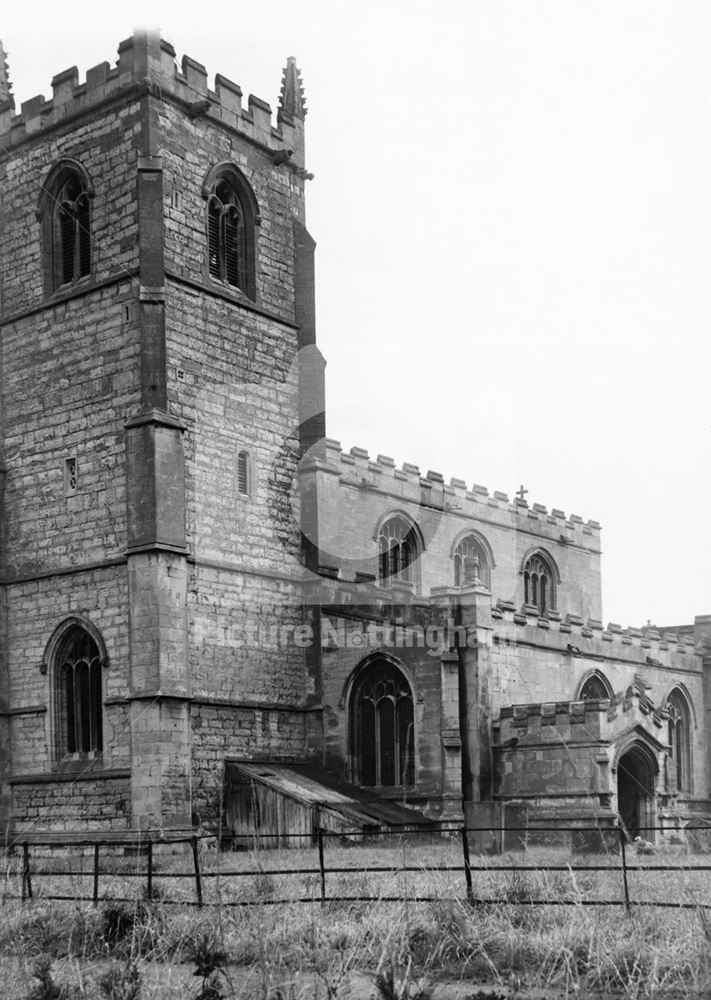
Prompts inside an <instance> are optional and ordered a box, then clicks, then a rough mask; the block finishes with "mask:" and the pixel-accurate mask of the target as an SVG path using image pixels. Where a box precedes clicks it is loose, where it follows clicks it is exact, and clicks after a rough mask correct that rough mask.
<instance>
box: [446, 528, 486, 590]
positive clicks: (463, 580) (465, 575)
mask: <svg viewBox="0 0 711 1000" xmlns="http://www.w3.org/2000/svg"><path fill="white" fill-rule="evenodd" d="M473 583H483V584H484V586H485V587H490V586H491V571H490V567H489V558H488V556H487V553H486V550H485V548H484V546H483V545H482V544H481V542H480V541H479V539H478V538H477V537H476V535H466V536H465V537H464V538H463V539H462V540H461V541H460V542H459V544H458V545H457V547H456V548H455V550H454V586H455V587H465V586H468V585H470V584H473Z"/></svg>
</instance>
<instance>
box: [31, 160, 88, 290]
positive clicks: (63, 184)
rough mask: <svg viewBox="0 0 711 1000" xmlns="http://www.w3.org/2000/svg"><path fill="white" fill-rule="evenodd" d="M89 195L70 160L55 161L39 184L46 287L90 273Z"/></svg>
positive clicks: (85, 181)
mask: <svg viewBox="0 0 711 1000" xmlns="http://www.w3.org/2000/svg"><path fill="white" fill-rule="evenodd" d="M91 196H92V191H91V188H90V185H89V182H88V179H87V177H86V174H85V172H84V171H83V168H82V167H81V166H80V165H79V164H78V163H75V162H74V161H62V162H61V163H59V164H58V165H57V166H56V167H55V168H54V169H53V170H52V172H51V174H50V176H49V177H48V179H47V180H46V182H45V184H44V185H43V187H42V192H41V195H40V208H39V213H38V214H39V217H40V221H41V225H42V232H43V243H44V247H43V255H44V270H45V284H46V287H47V288H48V289H49V290H55V289H57V288H62V287H63V286H65V285H70V284H72V283H74V282H76V281H79V280H80V279H81V278H85V277H87V276H88V275H90V274H91V270H92V240H91V209H90V199H91Z"/></svg>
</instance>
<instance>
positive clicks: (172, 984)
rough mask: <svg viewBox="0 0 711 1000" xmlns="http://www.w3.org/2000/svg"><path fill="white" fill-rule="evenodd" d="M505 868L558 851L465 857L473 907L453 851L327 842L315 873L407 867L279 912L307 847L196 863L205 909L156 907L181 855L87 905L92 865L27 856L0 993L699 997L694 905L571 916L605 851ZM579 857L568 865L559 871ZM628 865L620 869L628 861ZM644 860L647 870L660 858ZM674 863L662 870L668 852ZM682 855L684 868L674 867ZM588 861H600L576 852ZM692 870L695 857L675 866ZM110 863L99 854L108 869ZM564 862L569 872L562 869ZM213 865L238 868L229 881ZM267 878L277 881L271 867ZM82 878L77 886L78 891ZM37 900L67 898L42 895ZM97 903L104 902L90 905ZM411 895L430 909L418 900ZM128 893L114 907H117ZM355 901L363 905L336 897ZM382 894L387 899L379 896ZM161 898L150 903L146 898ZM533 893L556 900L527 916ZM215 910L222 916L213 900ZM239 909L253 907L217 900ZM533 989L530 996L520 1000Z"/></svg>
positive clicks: (645, 885) (5, 921)
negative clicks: (148, 888) (27, 893)
mask: <svg viewBox="0 0 711 1000" xmlns="http://www.w3.org/2000/svg"><path fill="white" fill-rule="evenodd" d="M507 860H508V862H509V863H518V864H529V865H530V864H533V863H536V864H542V865H545V864H548V865H557V866H563V865H564V864H565V861H566V860H570V859H566V857H565V855H563V854H562V852H560V851H553V850H550V849H549V850H544V849H537V850H535V851H533V850H532V851H529V852H527V853H526V854H525V855H523V856H522V855H516V856H514V857H510V858H508V859H506V858H501V857H495V858H488V859H483V858H472V863H473V865H474V866H475V868H477V867H478V866H481V867H482V869H483V870H481V871H478V870H475V871H474V872H473V881H474V894H475V898H476V897H480V898H481V897H485V898H492V899H494V898H496V899H499V900H502V902H497V903H475V904H473V905H471V904H468V903H467V902H466V901H465V899H464V895H465V893H464V878H463V874H462V872H461V871H447V870H443V869H446V868H447V866H450V865H451V866H457V865H460V863H461V862H460V855H459V854H458V851H457V845H455V844H451V843H447V842H445V843H442V844H439V845H436V846H434V845H429V846H427V847H421V846H420V847H414V846H413V845H411V844H408V843H407V842H403V843H401V844H399V845H398V846H397V847H395V848H393V847H390V848H384V847H372V846H371V847H361V848H356V847H331V848H329V849H328V850H327V858H326V861H327V868H329V869H334V868H336V869H338V868H343V869H345V868H351V869H354V868H357V867H358V866H361V867H363V866H367V867H376V866H379V867H382V868H397V867H403V866H408V867H412V868H414V869H416V870H415V871H408V872H403V871H383V872H378V873H373V872H370V873H364V872H362V871H353V870H351V871H336V872H333V873H332V874H329V875H328V880H327V889H328V894H329V896H335V897H339V899H338V901H335V902H331V903H328V904H327V905H326V906H325V907H321V906H319V905H318V904H317V903H314V904H308V905H305V904H297V903H285V904H279V905H263V904H268V903H269V902H270V901H272V900H274V899H277V898H282V897H286V898H289V897H292V898H293V897H300V896H308V897H311V898H315V897H317V896H318V893H319V891H320V879H319V876H318V875H317V874H316V875H314V873H313V872H304V873H301V874H299V875H290V874H288V872H287V871H285V869H287V868H294V867H296V868H304V869H306V868H315V867H317V865H315V864H314V862H315V852H314V851H293V852H256V853H243V854H234V855H222V854H220V855H217V854H212V855H211V856H209V857H205V858H203V865H204V867H205V869H206V870H209V869H211V870H213V871H217V870H218V869H219V870H220V871H221V873H222V877H221V878H220V879H216V878H215V879H205V883H204V885H205V898H206V900H212V901H214V902H216V903H217V904H218V905H215V906H213V907H209V908H208V907H205V908H204V909H197V908H195V907H188V906H184V905H169V903H168V902H167V899H173V898H184V899H186V900H188V899H190V898H191V896H193V895H194V885H193V884H192V882H191V880H190V879H189V878H179V877H178V876H179V875H180V874H181V873H184V872H190V871H191V868H190V864H191V859H189V858H188V857H185V856H184V857H177V858H176V857H172V858H171V857H165V858H163V857H161V858H160V859H156V867H157V868H158V872H157V875H156V880H155V886H156V891H157V894H158V898H155V899H152V900H147V899H146V898H145V896H144V894H143V889H144V887H145V879H144V878H141V879H138V880H132V879H130V877H129V876H130V875H131V874H132V873H137V872H139V871H140V870H145V858H132V859H131V860H130V863H127V862H126V860H125V859H120V863H118V864H117V865H116V866H115V867H116V868H117V869H118V870H117V871H115V872H113V873H112V874H102V878H101V882H100V888H101V895H102V897H104V898H102V901H101V902H100V905H99V906H98V907H97V908H94V907H93V906H92V905H91V903H90V902H88V901H87V900H86V899H82V897H86V896H87V895H88V896H89V897H90V895H91V859H81V858H79V857H76V856H75V857H72V858H71V861H70V863H68V864H67V865H65V866H64V867H70V868H71V869H73V870H77V871H81V870H82V869H81V865H82V864H83V863H84V862H86V869H87V873H86V874H80V875H68V874H62V875H50V874H46V873H43V872H42V871H41V870H40V868H41V867H43V866H44V868H46V869H50V870H52V871H56V870H58V869H59V868H60V867H61V866H60V865H59V864H58V863H57V860H56V859H52V858H47V859H44V861H43V862H42V864H40V861H39V860H38V859H37V860H33V870H34V876H33V884H34V888H35V892H36V893H37V894H38V895H37V898H35V899H33V900H32V901H26V902H25V903H20V902H19V901H17V900H14V899H12V898H11V897H12V896H13V895H14V894H15V893H16V891H17V877H18V875H17V871H16V870H15V869H12V867H11V870H10V871H9V872H8V875H7V877H6V880H5V885H4V905H3V907H2V918H1V919H0V972H1V973H2V976H3V983H4V988H3V990H2V995H3V997H4V998H6V1000H78V998H86V1000H158V998H160V1000H178V998H180V1000H226V998H228V997H229V998H231V997H235V998H238V997H239V998H244V1000H322V998H324V1000H340V998H345V997H346V996H350V997H351V998H353V1000H358V998H359V997H363V998H364V1000H365V998H366V997H369V996H374V997H376V1000H430V998H432V997H435V995H437V991H438V990H440V991H441V990H442V989H444V988H445V987H444V986H443V985H442V984H445V983H446V984H447V986H446V991H447V992H446V994H443V993H441V992H440V993H439V994H438V995H439V996H444V995H446V996H447V998H449V997H458V998H461V1000H475V998H477V1000H478V998H479V997H481V998H482V1000H487V998H493V997H503V996H506V997H526V996H538V997H543V996H545V997H554V996H561V997H576V998H586V997H589V998H591V1000H592V998H600V997H609V996H615V997H617V996H619V997H629V998H635V1000H637V998H638V1000H645V998H650V1000H651V998H654V1000H660V998H664V997H669V998H672V997H673V998H677V997H682V996H683V997H702V996H703V997H707V996H709V994H710V993H711V911H706V910H703V909H688V910H683V911H669V910H657V909H652V908H649V909H647V908H644V909H643V908H638V909H633V910H632V913H631V915H629V916H627V915H625V912H624V909H623V908H621V907H591V906H586V905H583V904H584V901H586V900H589V899H603V898H617V899H619V898H620V897H621V891H622V890H621V878H620V873H619V870H617V869H616V867H615V866H616V865H617V864H618V863H619V862H618V859H617V858H616V857H614V856H610V857H609V858H608V859H607V861H608V862H609V865H610V867H609V868H608V869H607V870H604V871H594V872H575V871H572V870H571V869H567V870H564V871H545V870H544V871H536V872H532V871H521V870H519V871H513V872H506V871H498V870H496V866H499V865H502V864H505V863H506V862H507ZM585 860H586V859H583V858H579V857H576V858H575V859H574V864H576V865H577V864H584V863H585ZM639 860H641V859H639V858H636V857H634V858H632V859H631V863H637V862H638V861H639ZM663 860H664V859H663V858H660V857H659V856H656V857H655V858H652V859H649V862H645V865H646V867H651V866H653V865H654V864H655V863H656V864H658V863H659V862H660V861H662V862H663ZM675 860H677V861H678V859H675ZM685 860H687V859H685ZM587 861H588V862H589V863H591V864H601V863H603V864H605V863H606V861H605V858H604V857H603V858H601V857H599V856H595V857H591V858H589V859H587ZM688 861H689V862H690V863H691V864H692V865H695V864H697V863H698V859H694V858H691V859H688ZM108 863H109V859H105V860H104V864H107V865H108ZM571 863H572V862H571ZM230 872H241V873H242V874H241V875H240V876H239V877H236V878H232V877H230ZM275 873H276V874H275ZM87 880H88V881H87ZM630 888H631V895H632V898H633V899H643V898H646V899H654V898H656V899H664V900H678V901H684V902H690V901H691V902H697V903H698V902H711V873H709V872H703V871H700V870H698V867H697V868H693V867H690V868H687V869H683V870H682V871H679V872H676V873H673V874H672V873H667V872H655V871H644V872H632V873H630ZM42 890H44V891H45V892H49V891H52V892H61V893H62V894H64V895H70V894H71V891H72V890H73V891H74V894H75V895H74V898H73V899H71V900H70V901H66V902H54V901H50V900H47V899H43V897H42V894H41V893H42ZM106 893H109V894H110V895H111V896H113V897H114V898H105V894H106ZM425 893H426V894H427V895H431V896H433V897H436V898H435V900H434V901H433V902H428V903H418V902H414V901H413V896H415V895H418V894H425ZM121 895H132V896H133V897H135V898H133V899H132V900H131V901H130V902H122V901H119V900H118V899H117V898H116V897H118V896H121ZM349 895H352V896H358V895H370V896H374V897H376V899H377V898H380V901H376V902H359V901H348V900H346V899H344V898H343V897H344V896H349ZM390 895H397V896H399V897H400V902H397V903H388V902H384V901H382V897H385V896H390ZM161 897H164V898H161ZM532 899H549V900H557V901H563V900H564V901H566V902H567V903H568V904H569V905H566V906H560V905H559V906H531V905H528V904H529V903H530V901H531V900H532ZM220 900H221V901H222V905H219V903H220ZM237 901H242V902H245V901H252V902H255V903H257V905H255V906H252V907H230V906H226V905H224V904H225V903H227V902H237ZM536 991H537V992H536Z"/></svg>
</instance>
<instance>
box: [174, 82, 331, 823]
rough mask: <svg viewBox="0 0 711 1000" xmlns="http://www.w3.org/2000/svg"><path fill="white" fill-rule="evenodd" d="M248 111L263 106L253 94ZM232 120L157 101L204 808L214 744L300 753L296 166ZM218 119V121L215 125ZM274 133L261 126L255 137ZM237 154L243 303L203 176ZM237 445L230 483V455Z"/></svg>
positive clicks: (195, 733) (195, 755)
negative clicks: (209, 228) (248, 204)
mask: <svg viewBox="0 0 711 1000" xmlns="http://www.w3.org/2000/svg"><path fill="white" fill-rule="evenodd" d="M252 110H253V111H254V112H255V114H256V113H257V112H258V113H259V114H263V113H264V112H263V109H261V108H253V109H252ZM244 121H245V120H244V119H243V117H241V116H239V115H238V116H237V117H236V118H235V119H229V123H228V120H227V119H226V118H225V117H224V116H223V119H222V120H221V121H220V122H217V121H215V120H213V118H212V116H211V115H209V114H208V115H207V116H205V117H203V118H200V119H199V120H194V121H190V120H189V119H188V118H187V117H186V116H185V115H184V113H183V112H182V111H181V110H179V109H177V108H176V107H175V106H174V105H173V104H172V103H171V102H170V101H166V102H165V103H164V106H163V110H162V113H161V124H162V126H163V128H162V129H161V133H160V140H159V146H160V152H161V156H162V163H163V171H164V188H165V227H166V250H165V261H166V274H167V276H168V281H167V290H168V293H167V297H166V350H167V384H168V400H169V407H170V412H171V414H172V415H173V416H175V417H177V418H178V419H180V420H181V421H182V423H183V424H184V425H185V426H186V432H185V434H184V437H183V447H184V453H185V469H186V477H185V481H186V529H187V541H188V546H189V550H190V553H191V563H192V566H191V580H190V584H189V588H188V636H189V640H188V641H189V658H190V673H191V685H192V688H191V694H192V698H193V703H192V742H191V754H192V766H193V786H192V796H193V808H194V811H195V812H197V813H198V814H199V816H200V818H201V819H208V818H209V819H211V820H213V821H214V820H216V819H217V818H218V813H219V802H220V798H221V782H222V774H223V766H224V759H225V757H226V756H232V757H243V758H245V757H246V758H259V757H271V758H275V757H276V758H280V759H292V760H293V759H303V758H304V757H305V756H313V755H314V753H315V751H316V746H315V743H314V741H313V740H312V739H310V737H309V733H311V732H312V731H313V726H314V719H315V714H316V713H314V712H313V711H312V709H313V707H314V703H315V700H316V699H317V685H316V679H315V676H314V674H313V671H312V669H311V668H310V667H309V666H307V659H306V650H305V648H304V647H303V646H301V645H300V644H299V643H298V641H295V639H294V634H295V630H296V629H298V628H299V627H300V625H301V624H302V623H303V621H304V608H303V596H302V589H301V577H302V569H301V539H300V533H299V526H298V523H299V514H298V497H297V496H296V492H295V489H294V486H293V480H294V476H295V470H296V464H297V461H298V447H299V439H298V424H299V417H298V412H299V411H298V370H297V365H296V359H297V351H298V330H297V328H296V326H295V285H294V256H295V247H294V235H293V233H294V219H301V220H302V219H303V180H301V179H299V178H298V177H296V175H295V174H294V172H293V171H291V170H290V169H288V168H286V167H284V166H282V167H277V166H275V165H274V164H273V162H272V157H271V153H270V151H269V148H265V144H264V143H263V142H262V141H261V140H260V142H258V143H254V142H249V141H244V139H243V132H244V129H243V123H244ZM226 124H230V127H225V126H226ZM275 141H276V142H277V143H278V137H276V136H275V135H274V134H272V136H271V138H270V140H269V144H267V145H272V144H273V143H274V142H275ZM224 161H229V162H231V163H233V164H235V165H236V166H237V167H238V168H239V169H240V170H241V171H242V173H243V174H244V176H245V178H246V179H247V181H248V182H249V183H250V185H251V187H252V189H253V191H254V194H255V197H256V200H257V203H258V210H259V217H260V224H259V226H258V227H257V231H256V290H257V295H256V302H251V301H248V300H246V298H245V296H243V295H242V293H241V292H239V291H237V290H235V289H232V288H230V287H229V286H225V285H224V284H221V283H219V282H215V281H213V280H212V279H211V278H210V276H209V273H208V268H207V246H206V201H205V199H204V197H203V185H204V182H205V178H206V176H207V174H208V172H209V171H210V169H211V168H212V167H214V166H215V165H216V164H218V163H221V162H224ZM240 451H246V452H247V453H248V455H249V490H248V494H247V495H245V494H243V493H240V491H239V489H238V480H237V456H238V453H239V452H240Z"/></svg>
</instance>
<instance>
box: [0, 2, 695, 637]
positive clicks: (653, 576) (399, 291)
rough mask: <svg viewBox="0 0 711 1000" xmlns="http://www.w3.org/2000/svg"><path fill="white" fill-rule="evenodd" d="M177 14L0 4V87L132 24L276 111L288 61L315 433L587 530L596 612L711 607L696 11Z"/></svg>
mask: <svg viewBox="0 0 711 1000" xmlns="http://www.w3.org/2000/svg"><path fill="white" fill-rule="evenodd" d="M196 9H197V7H196V5H195V4H194V2H191V3H186V2H172V3H170V4H169V3H166V2H165V0H143V2H141V3H137V2H135V0H126V2H124V3H122V4H121V5H113V4H111V5H108V4H107V5H105V6H104V5H102V4H100V3H98V2H97V0H91V2H87V0H75V2H74V3H73V4H72V8H71V16H67V9H66V7H65V6H62V5H61V4H56V3H55V2H53V3H51V4H50V3H47V2H46V0H42V2H41V3H39V4H33V5H32V7H31V8H23V7H22V5H19V4H12V5H6V6H5V8H4V11H3V13H2V15H0V38H2V39H3V42H4V44H5V47H6V49H7V50H8V51H9V61H10V73H11V77H12V80H13V83H14V90H15V97H16V99H17V100H18V102H19V101H22V100H27V99H29V98H30V97H32V96H33V95H35V94H37V93H44V94H45V95H46V96H51V86H50V81H51V78H52V76H53V75H55V74H56V73H58V72H60V71H61V70H63V69H66V68H67V67H69V66H71V65H77V66H78V67H79V71H80V78H82V79H83V77H84V74H85V72H86V70H87V68H89V67H90V66H93V65H95V64H96V63H99V62H102V61H103V60H109V61H110V62H111V63H113V62H114V61H115V60H116V48H117V45H118V43H119V41H121V40H122V39H123V38H125V37H127V36H128V35H130V34H131V31H132V28H133V26H134V25H135V24H138V25H149V26H155V25H157V26H159V27H160V28H161V29H162V32H163V35H164V37H166V38H168V39H169V40H170V41H171V42H172V43H173V44H174V46H175V47H176V50H177V52H178V58H180V57H181V56H182V55H183V53H187V54H189V55H191V56H193V57H194V58H196V59H198V60H199V61H201V62H203V63H204V64H205V65H206V66H207V69H208V74H209V78H210V81H211V82H212V80H213V79H214V75H215V73H218V72H219V73H222V74H223V75H225V76H228V77H230V78H231V79H233V80H235V81H236V82H237V83H239V84H240V86H241V87H242V89H243V91H244V92H245V95H246V94H247V93H250V92H251V93H254V94H255V95H257V96H258V97H261V98H263V99H264V100H268V101H269V102H270V103H271V104H272V107H273V108H274V109H276V106H277V97H278V93H279V88H280V81H281V69H282V66H283V64H284V62H285V57H286V56H288V55H295V56H296V57H297V60H298V63H299V66H300V68H301V70H302V73H303V79H304V84H305V89H306V96H307V104H308V106H309V109H310V110H309V115H308V118H307V166H308V168H309V169H310V170H311V171H313V173H314V174H315V175H316V178H315V180H314V181H313V182H311V184H310V185H309V188H308V199H309V200H308V222H309V228H310V230H311V232H312V235H313V236H314V237H315V239H316V240H317V242H318V250H317V255H318V256H317V306H318V324H319V327H318V334H319V342H320V346H321V349H322V350H323V352H324V354H325V356H326V358H327V361H328V368H327V393H328V433H329V435H330V436H332V437H336V438H338V439H339V440H341V441H342V443H343V445H344V447H345V448H346V449H348V448H350V446H351V445H353V444H357V445H361V446H363V447H367V448H368V449H369V450H370V453H371V455H376V454H377V453H378V452H381V453H384V454H389V455H392V456H393V457H394V458H395V460H396V461H397V462H398V464H400V463H401V462H402V461H403V460H406V461H410V462H415V463H417V464H419V465H420V467H421V469H422V471H423V473H424V472H426V471H427V469H434V470H437V471H439V472H442V473H444V475H445V477H446V478H447V479H448V478H449V477H450V476H457V477H460V478H463V479H466V481H467V482H468V483H470V484H471V483H472V482H477V483H481V484H483V485H485V486H488V488H489V489H490V490H492V491H493V490H494V489H499V490H505V491H507V492H508V493H509V494H510V495H512V494H513V492H514V490H515V489H516V488H517V487H518V486H519V484H520V483H521V482H523V483H524V484H525V486H526V487H527V488H528V489H529V490H530V492H529V494H528V497H527V499H528V500H529V501H530V502H533V501H538V502H540V503H544V504H546V505H547V506H548V507H559V508H562V509H563V510H565V511H566V513H575V514H580V515H582V516H583V517H584V518H586V519H587V518H595V519H596V520H599V521H600V522H601V523H602V525H603V536H602V537H603V551H604V557H603V604H604V617H605V620H606V621H607V620H612V621H618V622H621V623H622V624H623V625H627V624H633V625H639V624H643V623H645V622H646V621H647V620H648V619H651V620H652V621H653V622H655V623H657V624H659V625H664V624H680V623H683V622H690V621H692V620H693V616H694V615H695V614H703V613H709V612H711V595H709V590H708V577H707V575H706V574H707V572H708V570H707V565H708V561H709V560H708V555H709V552H708V549H709V545H708V541H707V537H706V536H705V535H704V534H703V532H704V530H705V529H704V527H703V525H704V523H705V521H704V515H705V508H706V506H707V504H708V502H709V498H710V497H711V472H710V463H709V444H710V437H711V434H710V426H711V416H710V413H709V388H708V382H709V360H710V355H711V352H710V351H709V347H708V328H709V317H710V315H711V291H710V290H711V284H710V282H709V274H710V273H711V240H710V237H709V234H710V233H711V198H710V196H709V178H711V58H710V56H711V31H710V30H709V28H710V22H711V6H709V4H708V3H707V2H705V0H703V2H702V0H668V2H659V0H623V2H620V0H614V2H609V0H597V2H596V3H589V2H587V0H586V2H578V0H540V2H539V0H491V2H477V0H474V2H464V0H457V2H453V0H444V2H441V3H439V4H432V3H431V2H426V3H425V2H422V0H360V2H359V3H357V4H356V3H336V2H333V0H330V2H329V0H298V2H296V0H290V2H285V0H269V2H262V3H257V2H254V0H253V2H250V3H243V2H239V0H233V2H230V3H226V2H224V0H213V2H212V3H210V4H206V5H205V6H204V9H202V11H201V12H200V15H199V17H198V18H196V17H195V11H196ZM30 10H31V12H32V15H33V16H32V17H31V18H30V15H29V11H30ZM37 25H39V29H38V27H37ZM38 32H39V37H38Z"/></svg>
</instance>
